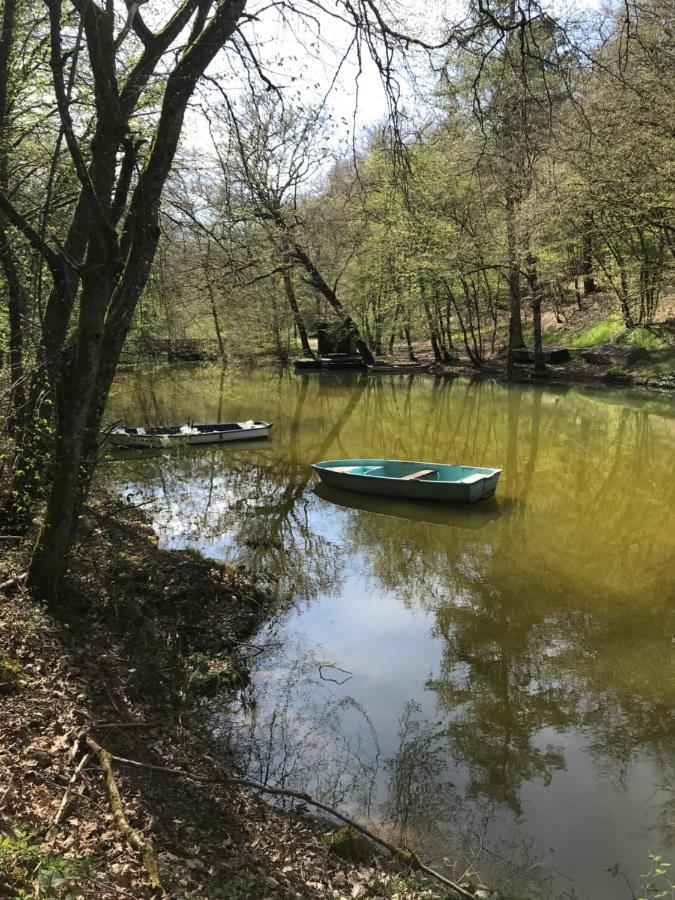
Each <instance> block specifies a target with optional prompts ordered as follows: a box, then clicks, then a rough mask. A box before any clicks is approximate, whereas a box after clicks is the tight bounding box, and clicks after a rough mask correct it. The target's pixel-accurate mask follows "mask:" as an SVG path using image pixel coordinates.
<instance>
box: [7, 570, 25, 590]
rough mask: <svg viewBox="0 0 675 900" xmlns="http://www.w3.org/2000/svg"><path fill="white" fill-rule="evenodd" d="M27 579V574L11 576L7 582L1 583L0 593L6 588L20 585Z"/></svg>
mask: <svg viewBox="0 0 675 900" xmlns="http://www.w3.org/2000/svg"><path fill="white" fill-rule="evenodd" d="M27 577H28V572H22V574H21V575H13V576H12V577H11V578H8V579H7V581H3V582H2V584H0V591H4V590H7V588H10V587H14V585H17V586H18V585H20V584H21V582H22V581H25V580H26V578H27Z"/></svg>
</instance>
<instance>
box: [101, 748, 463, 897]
mask: <svg viewBox="0 0 675 900" xmlns="http://www.w3.org/2000/svg"><path fill="white" fill-rule="evenodd" d="M89 740H90V739H89V738H87V743H89ZM90 746H91V745H90ZM108 756H109V758H110V759H111V760H114V761H115V762H118V763H121V764H122V765H126V766H136V767H137V768H140V769H149V770H150V771H153V772H164V773H165V774H167V775H176V776H178V777H180V778H187V779H188V780H189V781H195V782H197V783H198V784H228V785H232V786H233V787H245V788H249V789H251V790H256V791H262V792H263V793H266V794H271V795H272V796H274V797H290V798H292V799H295V800H302V802H303V803H309V804H310V805H311V806H314V807H316V809H320V810H323V812H327V813H329V815H331V816H334V817H335V818H336V819H339V820H340V821H341V822H344V823H345V825H348V826H349V827H350V828H355V829H356V830H357V831H360V832H361V834H363V835H364V836H365V837H367V838H368V839H369V840H371V841H373V842H374V843H376V844H379V845H380V846H381V847H384V849H385V850H387V851H388V852H389V853H391V854H392V856H394V857H396V858H397V859H400V860H402V861H403V862H405V863H407V865H409V866H411V868H413V869H416V870H418V871H420V872H424V874H425V875H428V876H429V877H431V878H434V879H436V880H437V881H440V882H441V883H442V884H445V885H446V886H447V887H449V888H451V889H452V890H453V891H455V893H456V894H458V895H459V896H460V897H463V898H466V900H474V895H473V894H472V893H471V892H470V891H467V890H466V888H463V887H462V886H461V885H459V884H457V883H456V882H454V881H452V879H450V878H446V876H445V875H442V874H441V873H440V872H437V871H436V870H435V869H432V868H431V867H430V866H427V865H426V864H425V863H423V862H422V860H421V859H420V858H419V856H418V855H417V854H416V853H415V852H414V851H413V850H410V849H405V850H404V849H403V848H401V847H397V846H396V845H395V844H391V843H389V841H387V840H385V839H384V838H382V837H380V836H379V835H377V834H375V833H374V832H372V831H371V830H370V829H369V828H366V827H365V825H360V824H359V823H358V822H356V821H354V819H351V818H350V817H349V816H346V815H345V814H344V813H341V812H339V810H337V809H335V808H334V807H332V806H329V805H328V804H327V803H323V802H322V801H321V800H316V799H315V798H314V797H311V796H310V795H309V794H306V793H304V792H303V791H293V790H290V789H288V788H275V787H269V786H268V785H265V784H260V783H259V782H257V781H252V780H250V779H248V778H236V777H235V778H232V777H229V776H225V777H222V778H217V777H216V778H214V777H212V776H208V777H207V776H200V775H193V774H192V773H191V772H187V771H186V770H185V769H178V768H171V767H169V766H158V765H154V764H153V763H144V762H139V761H138V760H135V759H127V758H126V757H123V756H114V755H112V754H108Z"/></svg>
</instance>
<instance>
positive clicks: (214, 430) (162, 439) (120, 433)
mask: <svg viewBox="0 0 675 900" xmlns="http://www.w3.org/2000/svg"><path fill="white" fill-rule="evenodd" d="M193 427H194V428H195V429H197V431H198V433H196V434H189V433H188V434H186V433H184V432H182V431H181V430H180V428H178V427H175V428H174V427H172V428H170V429H169V428H167V429H161V428H155V429H136V428H125V429H122V428H118V429H116V430H115V431H112V432H111V433H110V434H106V435H104V440H105V441H107V442H108V443H109V444H110V446H111V447H113V448H115V449H119V450H122V449H123V450H143V449H152V450H156V449H166V448H167V447H173V446H181V447H184V446H193V445H200V444H230V443H233V442H236V441H254V440H260V439H263V438H267V437H269V433H270V428H271V427H272V426H271V425H270V423H269V422H254V423H253V425H251V426H244V425H242V424H240V423H238V422H232V423H227V424H225V425H208V426H205V425H201V426H200V425H195V426H193ZM200 428H202V429H208V430H203V431H199V429H200ZM139 432H142V433H139Z"/></svg>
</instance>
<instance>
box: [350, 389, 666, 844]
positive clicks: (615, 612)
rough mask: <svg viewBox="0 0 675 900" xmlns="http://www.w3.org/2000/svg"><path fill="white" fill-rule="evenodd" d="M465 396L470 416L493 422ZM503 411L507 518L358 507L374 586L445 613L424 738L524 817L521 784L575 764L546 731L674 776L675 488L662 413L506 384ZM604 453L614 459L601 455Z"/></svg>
mask: <svg viewBox="0 0 675 900" xmlns="http://www.w3.org/2000/svg"><path fill="white" fill-rule="evenodd" d="M467 398H468V399H467V403H466V405H465V406H464V407H463V409H462V414H461V416H460V420H461V422H462V427H464V428H466V429H467V430H468V431H470V432H471V433H473V434H476V433H482V434H488V433H490V430H489V429H488V428H486V427H484V426H483V425H482V424H481V418H480V417H481V415H482V412H481V409H480V405H479V404H476V403H475V401H474V399H473V397H472V395H471V393H470V392H469V393H468V394H467ZM552 407H553V408H554V409H555V416H553V415H551V409H552ZM502 414H503V415H504V416H505V418H506V421H505V423H503V424H504V425H506V428H505V429H504V428H500V430H499V434H500V435H501V440H502V441H504V440H505V450H504V458H505V460H506V464H505V476H504V482H505V493H506V496H507V497H508V500H509V502H508V503H504V502H502V513H503V514H502V516H501V518H499V519H498V520H495V521H494V522H489V523H488V524H486V525H485V527H483V528H482V529H480V530H478V531H475V532H463V531H462V530H461V529H459V528H458V529H450V528H448V529H443V528H438V527H435V526H433V525H424V524H421V523H418V522H412V521H406V520H401V519H395V518H392V517H386V516H372V515H368V514H365V513H363V512H360V511H356V512H351V513H350V514H349V518H348V525H347V530H348V534H349V539H350V543H351V545H352V547H353V548H359V549H360V550H361V551H364V550H365V554H364V555H365V558H366V560H367V564H368V571H369V575H370V577H371V578H372V579H373V581H375V582H379V583H381V584H384V585H385V586H386V587H387V589H388V590H391V591H394V592H396V593H397V594H398V596H399V597H400V598H401V599H402V600H403V601H404V602H405V603H406V605H408V606H414V605H419V606H422V607H423V608H424V609H426V610H427V611H429V612H432V613H433V614H434V616H435V629H434V630H435V633H436V634H437V636H439V637H440V638H442V640H443V643H444V648H443V662H442V666H441V670H440V672H439V673H438V674H437V675H436V676H435V677H434V678H432V679H430V680H429V682H428V687H429V689H431V690H433V691H434V692H435V693H436V695H437V698H438V704H439V709H440V710H441V711H442V714H443V716H444V718H445V724H444V726H443V728H442V729H438V728H435V729H432V731H433V733H434V740H433V747H430V748H427V749H428V751H429V752H430V753H431V751H432V750H434V752H435V753H437V754H442V753H443V752H445V753H447V754H448V757H449V758H450V759H451V760H453V761H454V764H455V765H459V766H460V767H461V768H462V769H464V770H466V771H467V772H468V784H467V788H466V797H467V798H474V799H475V798H483V800H485V801H490V802H494V803H495V804H497V805H498V806H501V807H506V808H508V809H510V810H511V811H512V812H513V813H514V814H515V815H520V814H521V813H522V807H521V799H520V794H521V789H522V786H523V784H525V783H528V782H532V781H533V780H541V781H542V782H543V783H544V784H547V783H548V782H550V780H551V778H552V776H553V774H554V772H555V771H556V770H559V769H561V768H563V767H564V765H565V760H564V756H563V753H562V751H561V749H560V747H557V746H556V745H555V739H550V738H549V739H548V740H542V735H543V733H544V732H545V731H546V732H549V731H553V732H554V733H555V732H559V733H562V732H565V731H570V730H580V729H584V733H585V735H586V738H585V740H586V746H587V747H588V749H589V750H590V752H591V753H592V754H593V756H594V758H595V760H596V763H597V765H598V768H599V770H600V771H601V772H602V774H603V776H604V777H611V778H612V779H613V780H615V781H616V782H618V783H621V781H622V780H624V781H627V780H628V777H629V771H630V767H631V765H632V763H633V762H634V761H635V760H636V759H637V758H638V757H639V758H640V759H642V760H645V759H647V758H648V759H649V760H650V761H651V762H652V763H653V765H654V768H655V770H656V772H657V773H659V777H660V778H662V779H663V781H664V783H668V779H669V778H670V779H672V778H673V775H674V774H675V773H673V734H672V719H671V714H670V712H669V711H671V710H672V702H673V683H672V679H670V678H668V677H664V672H663V668H664V662H665V660H666V659H668V658H669V656H670V653H671V652H672V648H671V635H672V624H673V616H672V613H673V610H672V605H671V604H670V602H669V599H668V596H667V595H666V594H665V592H664V587H665V590H667V582H666V579H667V572H668V569H669V548H670V537H669V535H668V534H664V532H663V530H662V528H661V525H660V522H663V521H665V519H666V517H667V515H668V510H669V508H670V504H671V502H672V499H673V488H672V486H671V484H672V479H671V478H670V476H669V475H668V471H667V467H668V456H667V454H664V453H663V452H660V453H659V452H657V446H658V438H657V436H656V435H655V433H654V427H653V422H652V420H651V417H650V416H649V415H647V414H646V413H645V412H643V411H642V410H640V409H629V408H626V407H617V408H609V409H604V410H603V415H601V416H598V415H597V410H596V407H595V406H593V405H591V406H590V408H589V407H587V406H586V404H585V402H584V401H582V402H579V403H571V404H562V405H560V404H557V403H556V398H555V396H554V395H551V394H550V393H548V392H544V391H542V390H541V389H535V390H534V391H528V392H522V391H514V392H511V393H509V394H508V396H507V400H506V406H505V410H502ZM557 435H560V440H557V439H556V436H557ZM661 450H662V448H661ZM598 459H601V460H604V461H605V462H606V465H605V466H604V468H601V469H598V468H597V466H593V465H590V464H589V461H590V460H598ZM646 479H649V482H651V484H649V482H647V484H649V489H648V490H643V489H641V487H640V485H641V483H644V482H645V480H646ZM660 481H663V485H664V489H663V491H661V490H658V491H655V490H654V489H653V485H654V484H655V483H656V484H658V483H659V482H660ZM561 496H563V497H565V498H566V502H565V503H562V502H560V497H561ZM638 523H639V525H638ZM645 554H646V555H647V557H648V559H649V566H648V567H647V571H649V572H650V573H653V575H654V581H653V583H652V584H649V583H645V581H644V572H645V566H644V558H642V559H640V558H639V557H640V556H642V557H644V555H645ZM636 569H637V571H638V572H640V573H641V576H640V580H636V578H635V576H634V571H635V570H636ZM418 727H419V729H420V730H421V732H422V733H425V726H424V725H423V724H419V726H418ZM441 737H442V738H443V740H440V738H441ZM417 746H419V741H418V742H417ZM664 836H665V838H666V840H668V835H664Z"/></svg>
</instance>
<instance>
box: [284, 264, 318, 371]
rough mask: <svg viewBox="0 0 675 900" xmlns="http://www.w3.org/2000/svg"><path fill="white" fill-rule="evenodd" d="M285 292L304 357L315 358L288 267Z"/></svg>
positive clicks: (285, 277)
mask: <svg viewBox="0 0 675 900" xmlns="http://www.w3.org/2000/svg"><path fill="white" fill-rule="evenodd" d="M283 274H284V290H285V291H286V299H287V300H288V305H289V306H290V308H291V312H292V313H293V321H294V322H295V327H296V328H297V329H298V334H299V335H300V343H301V344H302V352H303V355H304V356H306V357H308V358H312V359H313V358H314V351H313V350H312V348H311V347H310V346H309V338H308V337H307V329H306V328H305V320H304V319H303V318H302V313H301V312H300V307H299V306H298V300H297V297H296V296H295V288H294V286H293V275H292V273H291V270H290V269H289V268H287V267H284V273H283Z"/></svg>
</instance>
